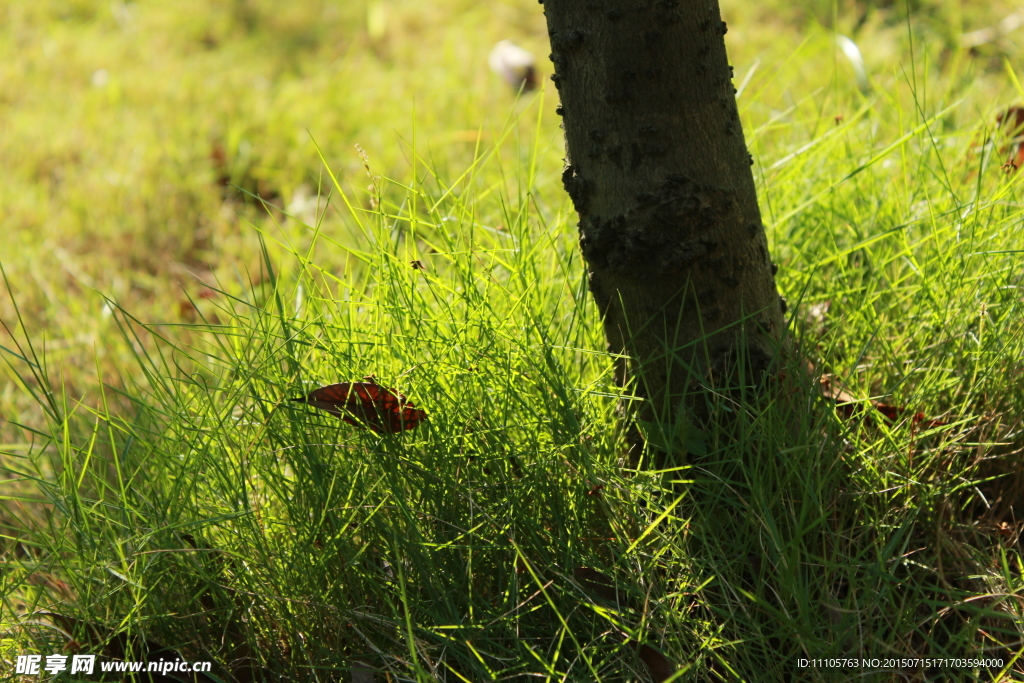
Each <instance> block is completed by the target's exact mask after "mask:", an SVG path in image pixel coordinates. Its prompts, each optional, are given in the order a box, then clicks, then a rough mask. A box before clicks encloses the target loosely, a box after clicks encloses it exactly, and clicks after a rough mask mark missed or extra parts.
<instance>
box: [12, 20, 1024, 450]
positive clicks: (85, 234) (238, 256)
mask: <svg viewBox="0 0 1024 683" xmlns="http://www.w3.org/2000/svg"><path fill="white" fill-rule="evenodd" d="M888 5H892V6H891V7H890V6H888ZM1014 9H1015V6H1014V4H1013V3H1010V2H986V3H969V2H955V1H952V0H943V1H939V0H933V1H931V2H928V1H925V0H918V1H916V2H913V3H910V5H909V14H907V6H906V5H903V4H900V3H863V2H841V3H838V4H836V3H832V2H826V1H825V0H816V1H811V0H806V1H803V2H765V3H744V2H740V1H739V0H727V1H726V2H724V3H723V14H724V16H725V18H726V20H727V22H728V24H729V27H730V31H729V34H728V36H727V42H728V48H729V52H730V59H731V60H732V63H733V64H734V65H735V66H736V73H737V77H736V82H737V83H740V82H742V81H743V80H745V79H747V76H748V72H750V71H752V70H754V73H752V74H749V75H750V76H751V78H750V79H749V82H748V84H747V87H746V88H745V90H744V96H743V97H742V98H741V104H742V105H743V106H742V109H743V116H744V123H745V129H746V130H747V135H748V138H752V139H751V146H752V148H753V149H754V150H755V156H756V157H757V159H758V160H759V161H760V162H761V166H760V167H759V170H761V171H762V174H761V178H762V181H763V180H764V175H763V169H764V168H765V167H766V166H769V165H770V164H771V163H772V162H773V161H775V160H777V159H778V158H781V157H783V156H784V155H785V154H787V153H788V152H789V151H792V149H795V148H799V147H800V146H801V145H803V144H804V143H806V142H807V141H809V140H810V139H813V138H814V137H815V135H816V134H817V133H818V132H819V131H820V129H821V126H823V125H824V123H823V122H825V123H827V122H828V121H830V120H831V117H832V116H833V115H837V116H839V115H844V114H845V115H847V116H848V115H850V114H852V113H853V112H854V111H856V109H857V108H858V107H859V104H860V103H859V102H857V101H855V100H856V98H850V97H849V96H848V95H847V99H846V100H845V101H844V100H843V96H842V95H837V93H838V92H840V91H838V90H836V89H835V88H832V87H831V86H832V85H834V81H835V80H836V79H852V78H853V77H854V72H853V70H852V68H851V67H850V65H849V64H848V63H847V62H845V60H844V58H843V57H842V56H841V53H840V52H839V51H838V50H836V49H835V47H834V44H833V40H832V33H831V30H832V29H833V28H834V29H836V30H838V31H839V32H841V33H844V34H847V35H850V36H852V37H853V38H854V39H855V40H857V42H858V44H859V45H860V48H861V51H862V53H863V55H864V59H865V62H866V65H867V69H868V72H869V73H870V74H871V77H872V79H873V80H874V82H875V84H876V88H877V92H878V93H880V94H881V96H882V97H891V98H897V99H899V100H900V104H901V105H903V106H902V107H901V109H902V110H903V111H913V107H914V105H913V103H912V102H911V97H912V96H911V94H910V91H909V89H908V88H907V87H905V83H906V80H905V79H906V78H907V74H906V73H905V72H904V70H905V69H906V68H907V66H908V64H909V48H910V46H909V44H908V42H909V41H908V38H909V37H910V36H914V37H916V38H917V40H918V43H917V46H916V47H917V51H918V54H917V57H918V63H919V64H921V65H924V64H928V67H927V68H924V69H923V70H922V71H923V73H922V74H920V75H919V76H921V77H923V78H924V80H923V81H922V83H923V84H924V90H930V91H931V92H934V93H939V95H938V96H939V97H942V96H943V95H942V93H947V92H957V94H958V96H964V97H965V98H966V101H965V102H964V103H963V104H962V105H961V106H960V107H958V108H957V109H956V110H955V111H954V112H951V113H950V114H949V115H948V116H946V117H944V118H943V120H942V121H941V123H942V125H943V126H944V127H945V128H947V129H960V130H964V131H965V132H964V134H965V135H969V134H972V133H971V132H967V131H973V130H974V128H973V126H977V125H978V124H979V123H983V124H988V125H991V124H992V123H993V122H992V120H991V119H992V112H993V111H994V110H995V109H996V108H997V107H999V106H1000V105H1001V104H1007V103H1010V102H1012V101H1013V99H1014V98H1015V97H1016V96H1017V94H1016V93H1015V91H1014V87H1013V85H1012V83H1010V82H1009V81H1008V80H1007V78H1006V77H1005V72H1004V64H1003V62H1002V60H1003V59H1004V58H1007V57H1009V58H1010V64H1011V65H1012V64H1013V63H1014V62H1015V58H1016V57H1017V56H1018V54H1019V53H1018V42H1019V41H1020V40H1021V38H1020V37H1019V36H1016V35H1014V34H1010V35H1008V36H1006V37H1005V38H1003V39H1001V40H999V41H997V42H995V43H992V44H988V45H985V46H982V48H981V49H980V51H979V50H976V51H974V52H975V54H969V53H967V52H966V51H964V50H962V49H959V48H958V40H959V37H960V35H961V34H962V33H963V32H966V31H970V30H973V29H977V28H982V27H986V26H990V25H994V24H996V23H998V21H999V20H1001V19H1002V18H1004V17H1005V16H1007V15H1009V14H1010V13H1011V12H1012V11H1013V10H1014ZM540 10H541V8H540V7H538V6H537V5H536V4H535V3H533V2H528V1H526V0H523V1H522V2H493V3H486V4H480V3H474V2H459V1H455V2H446V3H422V2H413V1H408V2H402V1H399V0H395V1H393V2H388V1H385V0H377V1H375V2H369V3H367V2H316V1H310V2H302V3H291V4H289V5H287V6H281V5H280V4H278V3H272V2H261V1H259V0H230V1H229V0H221V1H219V2H188V1H186V2H180V3H173V4H168V3H156V2H139V3H123V2H112V3H104V2H58V1H49V0H44V1H41V2H7V3H5V4H4V6H2V7H0V16H2V18H3V21H2V22H0V38H2V40H0V78H2V83H3V86H2V91H0V117H2V120H3V124H4V132H3V135H2V137H0V164H2V166H3V168H5V169H6V172H5V182H4V183H3V184H2V185H0V212H2V213H0V219H2V221H3V223H2V226H3V227H2V231H0V254H3V257H2V263H3V266H4V268H5V269H6V271H7V274H8V276H9V278H10V282H11V284H12V286H13V287H14V291H15V294H16V296H15V299H16V300H17V301H18V302H19V305H20V306H21V308H22V314H23V315H24V316H25V319H26V321H29V322H30V324H31V325H30V326H31V329H32V330H33V334H34V335H35V336H37V337H39V338H42V337H43V336H44V335H45V337H46V339H47V340H48V341H47V348H48V351H49V352H50V353H51V357H52V358H53V360H54V361H57V360H58V359H59V360H60V361H61V364H62V367H63V368H64V381H65V382H67V383H68V385H69V388H70V390H71V393H72V394H73V395H84V394H86V393H87V392H86V385H88V384H89V383H90V382H92V381H93V379H94V377H95V372H94V367H95V364H96V362H97V358H98V360H99V363H100V366H101V368H103V373H102V374H103V377H104V378H105V379H107V380H108V381H111V382H116V381H117V380H116V375H117V372H116V368H117V367H118V366H119V363H120V361H119V358H120V356H119V355H118V354H119V353H123V352H124V350H123V349H122V350H121V351H118V350H117V344H116V343H113V342H112V340H111V338H110V335H109V316H108V315H107V314H106V313H107V312H108V311H109V309H105V308H104V300H103V298H102V297H101V296H99V295H98V294H97V292H102V293H103V294H104V295H105V296H107V297H110V298H111V299H113V300H115V301H117V302H119V303H121V304H123V305H125V306H127V307H129V308H130V309H131V310H132V311H133V312H134V313H135V314H137V315H138V316H139V317H140V318H142V319H147V320H162V321H165V322H189V321H191V320H193V319H194V311H193V309H192V306H191V305H190V304H189V303H188V301H187V299H186V298H185V297H183V295H182V290H185V291H187V292H189V293H190V294H192V295H193V298H194V297H195V295H197V294H198V293H199V292H201V291H202V285H201V284H200V282H199V281H206V282H211V281H214V280H219V281H222V282H236V283H237V282H239V281H242V282H244V281H246V280H247V278H248V276H247V275H246V273H253V272H256V271H258V267H257V262H258V250H257V248H256V231H255V230H253V229H251V228H249V227H248V225H247V223H255V224H256V225H258V226H261V227H265V228H267V229H270V230H272V231H278V230H280V231H282V233H283V234H292V233H289V230H291V229H292V228H293V227H294V223H290V222H289V221H283V224H282V225H281V226H280V227H277V226H275V225H274V223H275V220H274V218H275V217H270V216H268V215H267V214H266V212H265V211H263V209H262V207H260V206H258V205H257V203H256V202H254V201H252V200H251V199H248V200H247V199H246V198H245V196H244V195H242V194H240V193H239V192H238V191H237V190H234V189H233V188H232V187H230V186H228V187H226V186H225V184H226V183H230V184H231V185H237V186H239V187H241V188H243V189H245V190H247V191H249V192H252V193H255V194H259V195H260V196H261V197H263V198H264V199H266V200H267V201H268V202H270V203H271V204H274V205H276V206H278V207H280V208H288V207H290V208H291V209H292V213H298V214H301V215H302V216H304V217H306V218H308V217H309V216H310V208H311V207H315V206H316V195H317V190H318V187H320V185H321V181H322V174H321V170H320V167H319V165H318V164H317V158H316V154H315V149H314V146H313V144H312V142H311V140H312V139H315V140H316V143H317V144H318V145H319V146H320V148H321V149H322V150H323V152H324V157H325V159H326V160H327V162H328V163H329V164H330V165H331V166H332V168H334V169H335V171H336V172H337V173H338V175H339V176H340V177H342V178H344V179H345V182H346V183H351V184H352V186H353V187H354V189H355V190H356V191H362V190H363V189H364V188H365V186H366V184H367V183H366V178H365V175H364V174H363V172H362V169H361V166H362V162H361V160H360V159H359V157H358V156H357V154H356V152H355V150H354V148H353V145H354V144H356V143H358V144H360V145H362V147H363V148H364V149H365V150H366V151H367V152H368V154H369V156H370V159H371V160H372V163H373V166H374V172H375V173H379V174H382V175H384V176H386V177H393V178H398V177H403V176H404V174H405V172H406V170H407V169H408V167H409V159H410V156H411V155H410V145H411V144H412V131H413V122H414V121H415V126H416V130H417V137H418V140H417V141H416V144H417V146H418V148H419V151H420V153H423V154H428V155H429V156H430V158H431V159H433V160H434V162H435V163H437V164H439V165H441V166H442V167H443V168H441V169H439V170H447V169H459V168H464V167H466V166H468V164H469V163H470V162H471V160H472V158H473V152H474V148H475V145H476V142H477V139H478V133H479V137H480V139H481V141H482V142H483V143H484V144H486V143H488V142H490V141H493V137H494V135H495V131H497V130H500V128H501V125H502V123H503V122H504V121H505V119H506V118H507V117H508V116H509V113H510V110H511V109H512V107H513V105H512V98H511V96H510V92H509V90H508V88H507V87H506V86H505V84H504V83H502V82H500V80H499V79H497V78H496V77H494V76H493V74H491V73H489V72H488V70H487V68H486V55H487V52H488V50H489V49H490V47H491V45H493V44H494V43H495V42H496V41H497V40H500V39H505V38H510V39H512V40H514V41H517V42H519V43H520V44H522V45H523V46H524V47H526V48H528V49H530V50H532V51H533V52H534V54H536V55H538V57H539V66H540V70H541V76H542V78H541V81H542V82H543V81H545V80H546V76H547V75H548V74H549V73H550V64H549V63H547V60H546V59H544V56H545V55H546V54H547V53H548V47H547V45H546V31H545V26H544V18H543V16H542V14H541V11H540ZM1021 35H1024V34H1021ZM961 61H965V62H968V64H966V65H960V66H956V67H955V68H944V67H949V66H950V64H949V63H950V62H961ZM823 64H827V65H828V68H821V67H822V65H823ZM949 78H956V79H961V82H958V83H949V82H945V81H946V80H947V79H949ZM929 79H933V80H934V82H932V83H929ZM968 83H969V85H970V87H967V88H965V87H963V86H965V85H966V84H968ZM961 91H962V92H961ZM794 104H799V105H800V106H798V107H796V108H794V107H793V105H794ZM555 105H556V102H555V99H554V98H551V97H549V98H548V100H547V102H546V103H545V106H544V110H543V112H542V119H541V120H542V125H543V127H544V130H545V137H546V141H547V143H548V144H547V145H546V146H545V147H544V149H543V154H544V156H543V158H542V159H541V160H540V163H539V172H540V175H539V178H538V182H539V183H540V185H541V186H543V187H555V181H556V180H557V177H558V173H559V168H560V161H559V159H560V158H561V156H562V155H563V153H562V142H561V139H560V135H559V133H560V131H559V129H558V127H557V126H558V121H557V117H555V116H554V114H553V110H554V107H555ZM753 131H757V133H756V135H755V134H753ZM811 181H812V179H809V178H808V179H806V182H811ZM766 208H769V207H766ZM766 213H767V212H766ZM768 217H769V219H770V218H771V216H770V214H769V216H768ZM276 218H278V219H280V218H281V216H280V215H278V216H276ZM326 220H327V221H328V224H330V223H331V221H333V220H335V219H334V217H333V216H332V215H328V216H327V217H326ZM0 317H2V319H3V320H4V321H5V322H7V323H8V324H10V323H11V321H12V320H13V318H12V308H11V302H10V301H9V300H6V299H5V300H4V301H2V302H0ZM32 410H33V408H32V403H31V401H30V400H28V399H27V398H26V395H25V393H24V392H22V391H20V390H19V389H18V387H17V381H16V380H15V379H14V378H13V377H11V376H10V375H8V376H7V379H6V381H5V382H4V383H3V385H2V389H0V415H3V416H4V418H5V420H7V421H15V422H22V423H32V422H33V419H32V417H31V413H32ZM0 434H2V435H3V440H4V441H11V440H15V441H17V440H20V439H19V438H18V437H16V434H17V432H16V430H15V431H12V430H11V428H10V427H9V426H8V425H7V423H6V422H5V423H2V424H0Z"/></svg>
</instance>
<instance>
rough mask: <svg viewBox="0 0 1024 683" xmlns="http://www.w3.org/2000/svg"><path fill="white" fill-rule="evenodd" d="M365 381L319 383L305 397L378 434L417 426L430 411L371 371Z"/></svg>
mask: <svg viewBox="0 0 1024 683" xmlns="http://www.w3.org/2000/svg"><path fill="white" fill-rule="evenodd" d="M367 379H368V380H369V381H365V382H341V383H338V384H330V385H328V386H325V387H320V388H318V389H314V390H313V391H311V392H309V394H308V395H307V396H306V397H305V398H293V399H291V400H292V401H295V402H297V403H305V404H307V405H311V406H313V407H314V408H319V409H320V410H326V411H327V412H328V413H330V414H331V415H336V416H337V417H340V418H341V419H342V420H344V421H345V422H347V423H348V424H350V425H354V426H356V427H365V428H369V429H371V430H373V431H374V432H377V433H378V434H382V433H383V434H394V433H396V432H401V431H405V430H407V429H415V428H416V427H417V426H418V425H419V424H420V422H422V421H423V420H424V419H426V417H427V414H426V412H424V411H423V410H420V409H419V408H417V407H416V406H415V405H413V404H412V403H410V402H409V401H408V400H407V399H406V398H405V396H403V395H402V394H400V393H398V392H397V391H395V390H394V389H389V388H387V387H383V386H381V385H379V384H377V382H376V380H374V379H373V378H372V375H371V376H370V377H368V378H367Z"/></svg>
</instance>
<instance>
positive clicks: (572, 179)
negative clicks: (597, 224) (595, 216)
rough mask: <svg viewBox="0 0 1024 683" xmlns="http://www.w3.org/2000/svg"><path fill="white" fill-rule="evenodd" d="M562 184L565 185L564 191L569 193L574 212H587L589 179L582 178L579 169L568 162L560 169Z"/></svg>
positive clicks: (589, 188) (589, 189)
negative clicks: (567, 164)
mask: <svg viewBox="0 0 1024 683" xmlns="http://www.w3.org/2000/svg"><path fill="white" fill-rule="evenodd" d="M562 185H563V186H564V187H565V192H566V194H568V195H569V199H571V200H572V205H573V207H575V209H576V213H578V214H580V216H582V215H583V214H585V213H586V212H587V201H588V200H589V199H590V191H591V186H590V181H589V180H586V179H585V178H583V177H582V176H581V175H580V173H579V169H578V168H577V167H575V166H573V165H572V164H570V165H569V166H566V167H565V170H564V171H562Z"/></svg>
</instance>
